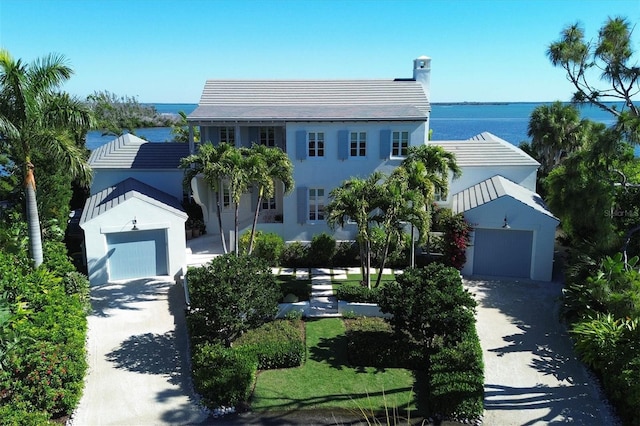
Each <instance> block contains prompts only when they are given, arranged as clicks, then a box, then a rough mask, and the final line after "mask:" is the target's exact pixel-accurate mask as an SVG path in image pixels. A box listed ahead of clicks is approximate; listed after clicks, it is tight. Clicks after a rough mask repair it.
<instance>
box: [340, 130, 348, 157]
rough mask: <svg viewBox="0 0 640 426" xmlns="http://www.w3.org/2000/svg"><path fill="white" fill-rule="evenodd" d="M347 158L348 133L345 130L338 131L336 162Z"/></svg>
mask: <svg viewBox="0 0 640 426" xmlns="http://www.w3.org/2000/svg"><path fill="white" fill-rule="evenodd" d="M348 158H349V132H348V131H346V130H339V131H338V160H346V159H348Z"/></svg>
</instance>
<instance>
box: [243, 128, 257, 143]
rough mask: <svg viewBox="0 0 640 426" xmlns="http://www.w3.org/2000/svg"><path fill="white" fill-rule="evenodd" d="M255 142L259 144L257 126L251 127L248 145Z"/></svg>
mask: <svg viewBox="0 0 640 426" xmlns="http://www.w3.org/2000/svg"><path fill="white" fill-rule="evenodd" d="M254 143H256V144H259V143H260V141H259V140H258V128H257V127H249V143H248V144H247V145H246V146H251V145H253V144H254Z"/></svg>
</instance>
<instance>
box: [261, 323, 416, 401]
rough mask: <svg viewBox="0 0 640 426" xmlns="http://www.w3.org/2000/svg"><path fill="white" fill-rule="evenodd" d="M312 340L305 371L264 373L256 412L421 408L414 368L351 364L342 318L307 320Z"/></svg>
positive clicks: (310, 340) (309, 339)
mask: <svg viewBox="0 0 640 426" xmlns="http://www.w3.org/2000/svg"><path fill="white" fill-rule="evenodd" d="M306 342H307V361H306V363H305V364H304V365H303V366H302V367H299V368H291V369H283V370H269V371H263V372H261V373H260V374H259V375H258V380H257V383H256V387H255V390H254V393H253V397H252V399H251V408H252V410H255V411H266V410H276V411H290V410H304V409H348V410H358V409H360V408H362V409H365V410H374V411H378V410H380V411H382V410H384V408H385V406H387V407H398V408H399V409H402V410H404V409H405V408H406V407H407V406H408V407H409V408H410V409H411V410H415V398H414V393H413V390H412V389H413V386H414V375H413V373H412V372H411V371H410V370H405V369H400V368H389V369H382V370H381V369H376V368H371V367H359V368H351V367H349V366H348V365H347V342H346V336H345V327H344V324H343V322H342V320H341V319H340V318H326V319H320V320H312V321H307V322H306ZM371 349H372V350H375V348H371ZM385 400H386V402H385Z"/></svg>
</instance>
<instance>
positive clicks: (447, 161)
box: [400, 145, 462, 256]
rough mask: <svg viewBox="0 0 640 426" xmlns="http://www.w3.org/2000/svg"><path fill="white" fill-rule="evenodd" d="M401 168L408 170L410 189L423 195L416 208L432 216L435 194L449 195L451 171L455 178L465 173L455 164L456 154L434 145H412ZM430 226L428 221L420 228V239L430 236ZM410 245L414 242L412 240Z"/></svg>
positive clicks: (444, 196)
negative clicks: (428, 234)
mask: <svg viewBox="0 0 640 426" xmlns="http://www.w3.org/2000/svg"><path fill="white" fill-rule="evenodd" d="M400 168H402V169H403V170H404V172H405V178H406V180H407V187H408V189H410V190H415V191H418V192H419V193H420V194H422V198H421V199H420V200H419V201H420V203H421V204H422V205H419V206H414V208H418V209H423V210H424V211H425V212H427V214H428V216H429V217H430V216H431V214H430V212H431V205H432V204H433V203H434V201H435V196H436V194H439V195H440V197H442V198H446V196H447V194H448V192H449V174H451V177H452V179H457V178H459V177H460V175H461V174H462V170H461V169H460V167H458V164H457V163H456V156H455V154H453V153H451V152H448V151H445V150H444V148H442V147H441V146H435V145H420V146H411V147H409V152H408V153H407V158H405V159H404V160H403V161H402V163H401V164H400ZM429 227H430V224H429V222H426V227H425V228H423V229H422V230H421V236H420V237H421V239H422V237H426V236H427V233H428V232H429ZM412 231H413V225H412ZM412 234H413V232H412ZM422 234H424V235H422ZM412 240H413V235H412ZM411 244H415V243H414V242H413V241H411ZM412 247H413V246H412ZM412 253H413V251H412ZM412 256H413V254H412Z"/></svg>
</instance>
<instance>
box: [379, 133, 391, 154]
mask: <svg viewBox="0 0 640 426" xmlns="http://www.w3.org/2000/svg"><path fill="white" fill-rule="evenodd" d="M390 156H391V130H388V129H386V130H380V158H382V159H385V158H389V157H390Z"/></svg>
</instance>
